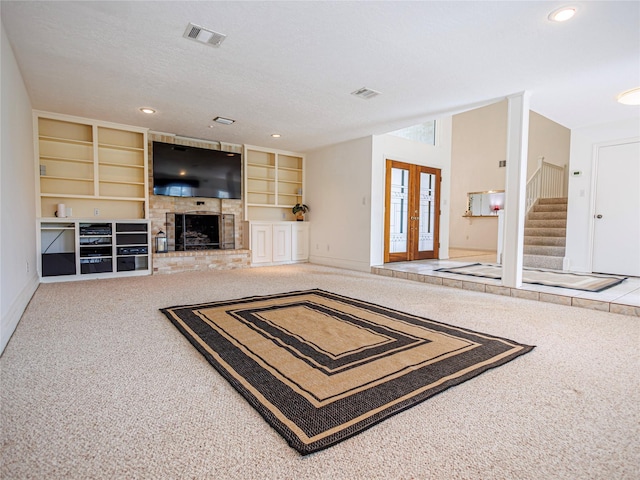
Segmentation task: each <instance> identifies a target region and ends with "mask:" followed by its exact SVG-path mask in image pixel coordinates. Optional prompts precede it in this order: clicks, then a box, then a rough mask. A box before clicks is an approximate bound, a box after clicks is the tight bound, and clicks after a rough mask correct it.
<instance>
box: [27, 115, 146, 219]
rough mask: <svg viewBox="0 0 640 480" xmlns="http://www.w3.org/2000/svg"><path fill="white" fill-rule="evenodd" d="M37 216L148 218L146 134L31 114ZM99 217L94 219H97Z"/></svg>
mask: <svg viewBox="0 0 640 480" xmlns="http://www.w3.org/2000/svg"><path fill="white" fill-rule="evenodd" d="M34 125H35V132H36V140H37V141H36V145H37V148H38V152H37V155H36V159H37V163H38V164H37V165H36V169H37V170H36V171H39V172H40V177H39V179H40V181H39V182H38V187H39V188H38V216H39V217H40V218H53V217H54V215H55V212H56V211H57V210H58V204H65V207H67V209H68V210H70V211H72V212H73V216H74V218H78V217H83V218H87V217H92V216H96V217H105V216H108V217H109V218H123V219H132V218H133V219H136V218H138V219H146V218H148V195H149V194H148V190H149V189H148V176H147V129H145V128H140V127H131V126H128V125H118V124H112V123H108V122H99V121H94V120H90V119H85V118H80V117H72V116H68V115H58V114H52V113H47V112H34ZM96 212H97V213H96Z"/></svg>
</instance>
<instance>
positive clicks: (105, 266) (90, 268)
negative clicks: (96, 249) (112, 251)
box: [80, 258, 113, 273]
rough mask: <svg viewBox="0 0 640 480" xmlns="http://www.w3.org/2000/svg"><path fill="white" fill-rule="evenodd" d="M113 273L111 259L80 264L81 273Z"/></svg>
mask: <svg viewBox="0 0 640 480" xmlns="http://www.w3.org/2000/svg"><path fill="white" fill-rule="evenodd" d="M94 260H97V261H94ZM111 271H113V267H112V263H111V259H110V258H96V259H91V260H89V261H81V262H80V273H104V272H111Z"/></svg>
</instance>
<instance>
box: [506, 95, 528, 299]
mask: <svg viewBox="0 0 640 480" xmlns="http://www.w3.org/2000/svg"><path fill="white" fill-rule="evenodd" d="M529 96H530V94H529V92H522V93H519V94H517V95H512V96H510V97H508V99H507V100H508V106H507V112H508V113H507V115H508V116H507V171H506V179H505V202H504V204H505V207H504V237H503V245H504V247H503V255H502V284H503V285H504V286H506V287H512V288H517V287H520V286H522V260H523V252H524V245H523V244H524V221H525V214H526V212H525V195H526V190H527V148H528V143H529Z"/></svg>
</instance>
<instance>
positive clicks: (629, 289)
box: [371, 249, 640, 317]
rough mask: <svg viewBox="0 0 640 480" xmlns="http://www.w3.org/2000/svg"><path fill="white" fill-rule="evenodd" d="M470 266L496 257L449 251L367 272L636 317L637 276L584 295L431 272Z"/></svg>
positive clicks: (638, 313) (638, 301) (638, 308)
mask: <svg viewBox="0 0 640 480" xmlns="http://www.w3.org/2000/svg"><path fill="white" fill-rule="evenodd" d="M471 263H496V255H495V253H494V252H486V251H471V250H454V249H452V250H451V252H450V258H449V259H448V260H419V261H413V262H395V263H386V264H384V265H381V266H378V267H372V269H371V271H372V272H373V273H375V274H378V275H385V276H389V277H397V278H406V279H408V280H414V281H420V282H425V283H432V284H436V285H444V286H448V287H454V288H462V289H465V290H474V291H479V292H485V293H491V294H497V295H507V296H512V297H519V298H526V299H530V300H538V301H542V302H552V303H559V304H562V305H570V306H575V307H582V308H591V309H594V310H602V311H605V312H612V313H620V314H623V315H631V316H637V317H640V278H639V277H629V278H627V279H626V280H624V281H623V282H622V283H620V284H618V285H615V286H613V287H611V288H608V289H606V290H603V291H602V292H585V291H583V290H573V289H569V288H561V287H547V286H544V285H532V284H523V285H522V287H520V288H517V289H516V288H510V287H504V286H502V283H501V281H500V280H495V279H491V278H480V277H471V276H468V275H459V274H455V273H444V272H437V271H435V270H437V269H439V268H445V267H455V266H461V265H469V264H471Z"/></svg>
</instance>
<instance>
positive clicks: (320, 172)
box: [304, 137, 372, 272]
mask: <svg viewBox="0 0 640 480" xmlns="http://www.w3.org/2000/svg"><path fill="white" fill-rule="evenodd" d="M371 153H372V138H371V137H365V138H360V139H357V140H352V141H349V142H344V143H340V144H337V145H332V146H329V147H326V148H322V149H319V150H314V151H312V152H308V153H307V155H306V166H305V170H306V171H305V190H306V192H305V195H304V197H305V203H306V204H307V205H309V209H310V211H309V213H308V214H307V215H306V218H307V219H308V220H309V221H310V222H311V223H310V242H309V246H310V256H309V261H310V262H311V263H316V264H320V265H329V266H335V267H342V268H349V269H353V270H360V271H367V272H368V271H370V247H369V243H370V241H369V239H370V232H371Z"/></svg>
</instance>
